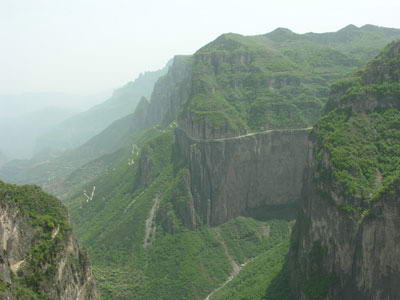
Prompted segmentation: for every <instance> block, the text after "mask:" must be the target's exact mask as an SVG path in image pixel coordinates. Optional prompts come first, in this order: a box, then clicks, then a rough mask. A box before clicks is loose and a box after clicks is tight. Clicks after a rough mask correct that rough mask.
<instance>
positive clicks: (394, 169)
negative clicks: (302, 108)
mask: <svg viewBox="0 0 400 300" xmlns="http://www.w3.org/2000/svg"><path fill="white" fill-rule="evenodd" d="M393 47H398V43H397V44H396V43H395V44H391V45H389V46H388V48H386V49H385V51H384V52H383V54H381V55H380V56H378V57H377V58H376V59H375V60H373V61H372V62H371V63H370V64H369V65H368V66H367V68H366V69H365V71H363V72H360V73H359V77H358V78H355V79H352V80H351V81H347V82H344V83H340V84H337V85H336V86H335V89H336V91H340V89H342V91H341V92H339V94H340V95H341V96H340V98H339V99H338V100H337V99H332V101H331V102H332V103H329V104H330V105H328V108H329V110H330V111H329V112H328V113H327V114H326V115H324V116H323V117H322V118H321V120H320V121H319V122H318V124H317V126H316V128H315V130H314V134H315V136H316V138H317V139H318V140H319V141H320V147H319V150H318V152H317V158H318V160H319V161H320V169H321V174H322V176H323V180H326V182H328V181H330V180H331V178H334V179H335V181H336V182H337V183H339V184H340V185H341V186H342V187H343V189H344V193H346V195H347V196H350V197H354V198H356V199H362V200H363V201H364V202H372V201H374V200H375V199H377V198H379V195H380V193H381V192H382V190H385V189H386V187H387V186H388V185H390V184H391V182H393V180H395V179H396V178H398V177H399V176H400V173H399V169H400V134H399V129H400V114H399V109H400V103H399V100H398V99H400V83H399V81H398V80H399V76H398V69H399V67H397V69H396V68H393V65H392V64H390V63H389V64H388V62H392V63H397V65H398V61H399V59H398V57H397V58H396V57H394V58H393V57H386V56H385V55H388V54H387V53H390V51H391V49H392V48H393ZM381 62H382V63H381ZM377 66H380V67H377ZM396 70H397V71H396ZM371 74H372V75H371ZM326 155H327V156H328V157H329V160H330V162H331V163H332V167H331V168H329V169H327V168H325V166H324V165H323V158H324V157H325V156H326ZM360 209H361V208H355V207H350V206H343V208H342V210H345V211H347V212H354V211H355V210H358V211H359V213H360V214H364V215H365V214H366V213H367V212H366V211H365V207H364V208H363V209H361V211H360Z"/></svg>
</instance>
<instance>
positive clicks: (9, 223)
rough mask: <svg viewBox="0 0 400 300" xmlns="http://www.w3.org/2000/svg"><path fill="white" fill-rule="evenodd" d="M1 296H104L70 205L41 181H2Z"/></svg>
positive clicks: (91, 297) (0, 220)
mask: <svg viewBox="0 0 400 300" xmlns="http://www.w3.org/2000/svg"><path fill="white" fill-rule="evenodd" d="M0 298H1V299H49V300H50V299H52V300H53V299H60V300H61V299H65V300H70V299H77V300H78V299H80V300H89V299H93V300H94V299H100V297H99V294H98V292H97V290H96V285H95V281H94V277H93V275H92V271H91V268H90V263H89V261H88V258H87V256H86V254H85V253H84V252H82V250H80V249H79V246H78V244H77V242H76V240H75V238H74V237H73V235H72V232H71V229H70V227H69V224H68V218H67V213H66V209H65V208H64V207H63V206H62V204H61V203H60V202H59V201H58V200H57V199H55V198H53V197H51V196H48V195H46V194H44V193H43V192H42V191H41V190H40V189H39V188H38V187H35V186H20V187H18V186H14V185H8V184H5V183H3V182H0Z"/></svg>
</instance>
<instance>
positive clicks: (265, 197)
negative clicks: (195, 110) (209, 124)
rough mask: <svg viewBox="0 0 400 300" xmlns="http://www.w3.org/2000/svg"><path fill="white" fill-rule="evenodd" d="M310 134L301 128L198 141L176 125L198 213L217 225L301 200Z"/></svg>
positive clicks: (177, 140)
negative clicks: (269, 207) (240, 216)
mask: <svg viewBox="0 0 400 300" xmlns="http://www.w3.org/2000/svg"><path fill="white" fill-rule="evenodd" d="M307 136H308V130H307V129H301V130H276V131H267V132H263V133H258V134H251V135H246V136H239V137H234V138H225V139H214V140H195V139H191V138H189V137H187V136H186V134H185V132H184V131H183V130H180V129H177V130H176V143H177V148H178V149H179V151H180V152H181V154H182V155H183V156H184V157H185V158H186V160H187V162H188V165H189V169H190V174H191V178H190V182H191V192H192V195H193V197H194V206H195V211H196V213H197V214H198V215H199V216H201V219H202V221H203V223H206V224H208V225H219V224H222V223H224V222H226V221H228V220H230V219H232V218H234V217H237V216H239V215H249V214H252V212H254V211H255V210H257V209H260V208H265V207H268V206H271V207H273V206H280V205H287V204H291V203H294V202H295V201H296V200H298V199H299V197H300V192H301V189H302V174H303V170H304V166H305V161H306V157H307V153H308V148H307V147H308V143H307Z"/></svg>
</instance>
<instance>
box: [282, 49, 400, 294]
mask: <svg viewBox="0 0 400 300" xmlns="http://www.w3.org/2000/svg"><path fill="white" fill-rule="evenodd" d="M399 74H400V42H395V43H392V44H390V45H389V46H388V47H387V48H386V49H385V50H384V51H383V52H382V53H381V54H380V55H379V56H378V57H377V58H375V59H374V60H373V61H372V62H371V63H369V64H368V66H367V67H366V69H365V70H363V71H362V72H360V73H358V74H357V75H356V76H355V77H354V78H353V79H351V80H349V81H346V82H341V83H339V84H337V85H335V86H334V87H333V93H332V99H331V101H330V102H329V103H328V105H327V112H326V113H325V115H324V116H323V117H322V119H321V120H320V121H319V122H318V123H317V125H316V126H315V128H314V129H313V131H312V133H311V138H310V149H312V152H311V153H310V156H309V158H308V162H307V168H306V173H305V183H304V189H303V193H302V205H301V210H300V213H299V216H298V219H297V223H296V226H295V230H294V234H293V237H292V248H291V251H290V267H291V273H292V280H291V282H292V286H293V288H294V290H295V291H296V294H297V295H299V299H360V300H361V299H374V300H375V299H376V300H378V299H398V298H399V297H400V288H399V285H398V280H399V279H400V277H399V274H400V259H399V257H400V256H399V253H400V243H399V242H398V241H399V239H400V235H399V232H398V228H399V226H400V206H399V199H400V198H399V197H400V185H399V184H400V173H399V170H400V160H399V157H400V136H399V129H400V118H399V116H400V114H399V112H400V111H399V110H400V76H399Z"/></svg>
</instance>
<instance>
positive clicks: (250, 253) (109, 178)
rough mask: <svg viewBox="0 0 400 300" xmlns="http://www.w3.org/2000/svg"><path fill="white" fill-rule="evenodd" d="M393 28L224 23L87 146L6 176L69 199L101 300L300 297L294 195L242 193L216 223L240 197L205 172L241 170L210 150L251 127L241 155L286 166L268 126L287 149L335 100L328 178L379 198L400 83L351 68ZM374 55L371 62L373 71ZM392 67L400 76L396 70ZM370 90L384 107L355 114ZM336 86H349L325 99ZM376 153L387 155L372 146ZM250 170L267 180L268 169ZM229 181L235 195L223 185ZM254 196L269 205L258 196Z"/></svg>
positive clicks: (326, 140)
mask: <svg viewBox="0 0 400 300" xmlns="http://www.w3.org/2000/svg"><path fill="white" fill-rule="evenodd" d="M398 38H400V30H397V29H389V28H381V27H376V26H370V25H368V26H364V27H361V28H357V27H355V26H348V27H346V28H344V29H342V30H340V31H338V32H334V33H323V34H314V33H308V34H296V33H293V32H291V31H290V30H287V29H282V28H279V29H277V30H275V31H273V32H271V33H268V34H265V35H259V36H241V35H238V34H232V33H229V34H224V35H222V36H220V37H219V38H217V39H216V40H215V41H213V42H211V43H209V44H208V45H206V46H204V47H203V48H201V49H199V50H198V51H197V52H196V53H195V54H193V55H192V56H179V57H175V58H174V61H173V63H172V65H171V67H170V68H169V71H168V73H167V74H165V75H164V76H163V77H161V78H160V79H159V80H158V81H157V82H156V83H155V86H154V90H153V93H152V95H151V97H150V98H149V99H150V100H147V99H146V98H142V100H141V101H140V103H139V105H138V106H137V108H136V110H135V112H134V113H133V114H129V115H127V116H125V117H123V118H121V119H119V120H117V121H115V122H114V123H113V124H111V125H110V126H108V127H107V128H105V129H104V130H103V131H102V132H101V133H99V134H98V135H96V136H94V137H93V138H91V139H90V140H89V141H87V142H86V143H85V144H83V145H81V146H80V147H78V148H75V149H72V150H70V151H67V152H65V153H64V154H62V155H60V156H58V157H56V158H51V157H50V158H49V157H46V156H43V157H41V158H40V159H37V160H36V161H34V162H33V163H32V162H30V163H29V164H26V162H19V164H18V165H17V167H16V168H15V166H10V164H8V165H6V166H5V167H3V168H1V169H0V176H3V177H4V178H12V179H13V180H14V181H18V182H25V181H29V182H36V183H40V184H41V185H43V186H45V187H46V189H47V190H50V191H52V192H53V193H55V194H57V195H59V196H62V198H63V200H65V204H66V205H67V206H68V208H69V209H70V212H71V220H72V222H73V226H74V230H75V231H76V233H77V235H78V237H79V240H80V241H81V243H82V244H83V245H84V246H85V247H86V248H87V249H88V252H89V254H90V257H91V260H92V263H93V269H94V275H95V277H96V280H97V283H98V285H99V287H100V289H101V293H102V297H103V298H104V299H132V298H135V299H207V297H208V299H251V300H255V299H268V300H273V299H291V297H292V295H291V292H290V288H289V283H288V282H289V274H288V273H287V265H286V254H287V253H288V251H289V237H290V234H291V228H292V224H293V222H292V221H293V220H294V218H295V211H296V203H295V200H297V199H290V200H292V201H291V202H290V203H289V204H287V203H286V204H285V205H283V204H280V203H279V202H278V200H279V199H270V198H269V197H268V196H269V195H270V194H269V193H268V191H267V192H265V190H260V191H262V192H260V193H259V194H257V195H255V196H254V198H257V199H247V200H248V205H249V207H246V210H243V211H245V212H246V213H241V214H236V215H234V217H230V218H228V220H227V221H226V222H224V223H222V224H221V223H215V224H218V226H210V225H209V224H210V223H209V222H208V221H207V220H209V219H210V214H211V213H213V212H214V213H215V211H216V207H217V205H220V206H218V207H219V208H220V209H221V211H222V212H221V215H222V214H224V217H225V216H229V215H228V213H227V211H228V210H229V209H228V208H230V207H227V206H229V205H232V206H234V205H237V206H239V205H240V204H241V203H242V202H243V201H242V202H241V203H234V204H232V203H230V202H229V199H230V198H229V199H223V200H227V201H226V202H218V203H217V201H216V202H212V200H214V199H219V198H217V197H214V196H215V195H213V194H212V193H215V194H219V195H221V194H223V195H232V194H233V193H234V192H235V191H237V187H235V185H233V184H232V186H229V187H226V186H225V185H224V184H223V183H224V182H222V184H221V185H220V186H221V188H220V190H217V191H215V190H213V189H212V188H213V187H215V186H213V183H212V182H211V183H210V184H209V185H207V184H204V185H203V183H204V182H206V180H205V179H207V178H211V175H213V176H214V178H216V177H217V176H216V175H215V174H217V175H218V174H219V173H217V172H216V169H217V167H221V166H223V167H225V168H223V167H221V168H220V169H218V171H221V170H222V171H221V172H222V173H223V174H222V175H223V176H221V178H222V177H223V178H225V177H224V176H226V177H235V178H239V179H240V176H241V175H242V174H238V173H240V172H241V171H242V170H244V169H245V168H241V165H240V166H238V170H234V169H233V168H231V166H224V163H225V161H218V160H216V163H214V164H212V163H210V161H212V160H208V158H209V157H210V156H213V155H215V156H216V157H226V156H225V155H229V154H232V153H234V151H233V150H232V149H234V148H235V147H236V148H235V149H237V148H238V149H242V150H244V149H245V146H246V145H247V144H248V143H247V142H246V141H247V140H244V141H243V140H241V137H240V135H245V134H247V133H252V134H251V135H248V136H247V137H248V138H249V141H250V142H254V145H255V146H254V147H253V148H254V149H251V150H254V151H253V152H251V151H249V152H246V153H245V154H243V155H242V156H244V157H236V156H234V155H233V154H232V157H233V159H232V161H235V159H236V158H242V159H243V160H240V162H242V161H243V164H244V163H254V162H256V163H254V165H255V167H254V169H259V170H260V171H263V170H265V172H269V171H270V170H271V169H273V168H275V170H279V167H282V169H283V167H285V164H286V163H287V162H286V161H285V160H284V159H280V160H277V161H272V162H268V163H269V165H268V164H267V163H265V165H257V158H258V156H261V155H263V152H262V151H261V149H259V148H260V147H261V146H262V145H269V147H270V148H271V149H270V150H271V153H276V152H279V149H280V148H279V147H277V145H276V144H277V143H276V141H277V140H278V139H279V134H278V135H275V136H272V135H269V134H260V132H264V131H267V130H269V129H278V130H277V131H274V132H276V133H280V132H285V133H286V135H285V138H283V139H284V142H283V143H282V145H283V146H282V147H285V146H288V145H290V141H293V139H294V136H295V134H296V132H298V131H296V130H290V129H293V128H296V129H299V128H303V129H305V128H308V127H310V126H313V125H314V124H315V123H316V122H317V121H318V119H319V118H320V115H321V114H322V113H323V110H324V106H325V104H326V103H328V104H327V106H326V109H327V111H328V110H329V112H327V113H326V114H325V115H324V117H323V118H322V119H321V120H320V121H319V122H317V124H318V125H317V127H316V129H314V134H315V135H317V136H318V138H319V139H322V140H323V145H324V147H325V148H326V149H331V153H332V157H335V155H336V156H337V158H338V159H337V160H335V159H334V163H335V167H334V168H332V169H331V172H332V173H329V174H326V176H327V177H326V178H331V177H332V176H337V178H339V179H338V180H341V182H343V183H344V185H345V186H346V188H347V189H348V191H349V192H351V193H353V195H357V193H361V192H363V193H364V192H368V193H369V192H371V193H372V196H371V197H372V198H373V195H375V194H374V193H375V192H376V190H373V188H374V187H383V186H385V184H386V183H385V182H386V181H387V180H389V179H387V178H389V177H390V176H392V175H395V169H396V168H397V167H398V166H397V165H396V163H397V161H396V159H395V157H396V155H397V154H398V153H397V150H398V149H397V148H396V147H397V146H396V145H395V144H392V143H391V141H392V140H393V139H395V138H396V130H395V129H396V128H397V127H396V126H397V125H396V124H397V123H396V122H397V121H398V120H397V114H396V111H395V110H394V109H395V107H394V104H392V102H393V101H392V100H393V99H398V98H396V97H397V96H396V95H397V86H396V84H397V83H395V82H389V83H388V82H387V81H386V77H387V75H382V78H383V79H382V81H381V82H377V83H373V84H370V82H369V81H368V80H369V79H368V78H378V77H379V76H376V75H374V76H372V77H368V76H367V74H368V72H364V73H360V75H357V76H355V78H351V76H352V74H354V72H355V71H357V70H358V69H360V68H363V67H364V66H365V65H366V63H367V61H368V59H370V58H372V57H374V56H375V55H377V54H378V53H379V51H380V50H381V49H382V48H383V47H384V46H385V45H386V44H387V43H389V42H391V41H393V40H394V39H398ZM387 51H389V50H387ZM379 59H381V60H386V59H387V57H386V56H385V57H383V56H381V57H378V58H377V60H379ZM393 63H394V62H392V61H390V62H388V65H393ZM373 65H374V63H371V64H370V65H369V67H368V68H367V70H370V71H371V72H372V71H373V70H374V68H373ZM379 71H380V67H376V68H375V71H374V72H376V73H377V74H379ZM385 74H386V73H385ZM390 74H392V75H393V76H398V74H397V71H396V70H393V72H392V71H391V73H390ZM344 78H350V79H347V80H346V81H340V83H338V84H336V85H334V87H333V90H332V91H331V89H330V86H331V84H332V83H334V82H336V81H337V80H342V79H344ZM371 88H372V91H373V93H378V94H379V93H382V94H383V95H386V96H387V97H386V96H385V97H386V98H384V99H386V100H385V101H386V102H387V103H388V106H386V108H385V109H384V111H382V112H381V111H380V110H379V109H377V110H376V111H374V112H373V113H371V114H367V115H366V114H354V115H353V114H352V113H350V112H351V111H352V109H353V108H354V109H357V107H358V106H357V103H358V102H357V101H359V99H360V98H362V95H364V94H363V93H364V92H365V91H368V95H374V94H373V93H372V94H371V93H370V91H371ZM331 93H332V94H340V95H342V94H343V95H344V96H343V97H342V98H340V99H341V100H340V101H339V100H330V101H328V98H329V95H330V94H331ZM367 98H368V99H372V98H371V97H367ZM332 99H333V98H332ZM335 99H337V98H335ZM391 99H392V100H391ZM335 101H339V102H340V103H341V104H340V107H341V108H340V109H339V108H338V107H339V106H338V105H337V103H336V102H335ZM385 101H384V102H385ZM391 101H392V102H391ZM386 102H385V103H386ZM373 103H374V102H373ZM350 104H352V105H350ZM346 105H348V106H346ZM342 107H343V108H342ZM349 107H352V108H349ZM388 108H390V109H388ZM382 109H383V108H382ZM366 118H367V119H366ZM349 120H350V121H349ZM365 120H366V121H365ZM382 120H389V121H388V122H386V121H385V122H383V123H382V122H381V121H382ZM348 121H349V122H350V123H349V122H348ZM364 121H365V122H364ZM336 122H337V123H338V126H336V125H335V123H336ZM363 122H364V123H363ZM350 124H351V126H350ZM287 129H289V130H287ZM285 130H286V131H285ZM362 131H368V132H369V134H370V135H369V138H370V139H371V140H368V141H366V140H365V139H364V135H361V133H360V132H362ZM178 133H180V135H179V134H178ZM264 133H265V132H264ZM306 134H307V132H306V130H305V134H304V136H305V137H306ZM382 135H383V136H385V135H387V139H383V138H381V136H382ZM282 136H283V135H282ZM232 137H233V138H232ZM274 137H276V139H275V140H274V139H273V138H274ZM230 138H231V139H230ZM349 138H350V139H351V142H349V140H348V139H349ZM227 139H229V141H227V142H226V143H225V141H226V140H227ZM258 139H259V140H258ZM305 139H306V138H305ZM259 141H263V142H265V144H262V143H259ZM371 141H373V143H372V144H373V145H372V146H371ZM240 142H242V144H240ZM200 143H209V144H204V145H203V144H202V145H200V146H199V144H200ZM348 143H350V144H348ZM352 143H353V144H352ZM296 145H297V144H296ZM304 145H305V147H306V146H307V145H308V144H307V143H303V144H302V145H298V146H299V147H300V146H304ZM359 147H361V148H359ZM286 148H288V147H286ZM382 149H383V150H382ZM379 151H384V153H386V154H387V155H385V156H382V159H381V158H379V159H377V158H376V157H375V156H374V155H372V154H374V153H376V152H379ZM385 151H387V152H385ZM293 153H294V152H293ZM293 153H292V154H293ZM234 154H235V155H236V152H235V153H234ZM185 155H186V156H187V157H185ZM238 155H239V156H240V153H239V154H238ZM343 156H346V157H347V158H345V159H342V158H343ZM386 158H387V160H386ZM196 159H197V160H196ZM236 161H239V159H236ZM212 162H214V161H212ZM207 164H208V165H207ZM204 165H207V167H208V168H202V166H204ZM302 165H303V164H298V166H299V168H301V166H302ZM199 166H200V167H199ZM296 166H297V165H296ZM197 167H198V168H197ZM390 168H393V169H390ZM194 170H196V171H198V173H196V171H194ZM199 170H200V171H199ZM388 170H389V171H388ZM378 171H379V172H381V173H382V174H390V176H389V177H387V178H386V177H385V178H381V177H379V176H375V179H374V178H373V177H372V175H371V174H375V175H376V174H381V173H378ZM213 172H214V173H215V174H214V173H213ZM391 172H392V173H391ZM278 173H279V172H278ZM253 175H254V174H253ZM279 175H281V174H277V175H276V176H279ZM195 176H197V177H196V178H194V177H195ZM396 176H397V175H396ZM324 178H325V177H324ZM376 178H381V179H382V184H381V182H380V181H378V180H376ZM390 178H391V177H390ZM197 179H198V180H197ZM255 180H258V181H260V182H261V183H260V185H262V183H263V182H262V180H263V178H262V177H260V178H256V179H255ZM374 180H375V181H374ZM193 181H198V182H196V183H199V184H198V185H195V184H194V182H193ZM288 184H291V183H288ZM374 184H375V186H374ZM215 185H216V184H215ZM282 185H283V186H285V185H287V184H286V183H285V182H284V183H283V184H282ZM197 187H205V188H204V190H202V191H199V190H196V188H197ZM250 187H252V185H250ZM365 187H367V189H365ZM235 188H236V190H235ZM227 189H231V190H230V191H229V192H230V194H229V193H225V194H224V193H223V192H225V191H226V190H227ZM266 194H268V195H266ZM368 195H369V194H368ZM279 196H280V195H279V194H277V198H279ZM264 198H265V199H264ZM259 199H263V200H265V201H266V202H268V201H269V202H268V203H267V205H265V206H263V207H261V206H257V205H256V204H257V203H258V202H257V201H258V200H259ZM196 201H197V202H196ZM239 202H240V201H239ZM276 202H278V203H279V204H278V205H277V204H276ZM221 203H222V204H221ZM252 205H253V206H252ZM199 207H200V208H201V209H199ZM343 209H344V210H350V211H353V210H355V211H357V212H358V211H359V208H357V207H355V208H353V207H347V206H346V207H343ZM362 209H364V206H362ZM237 211H240V210H237ZM241 212H242V211H241ZM361 212H363V211H361ZM224 220H225V219H224Z"/></svg>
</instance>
